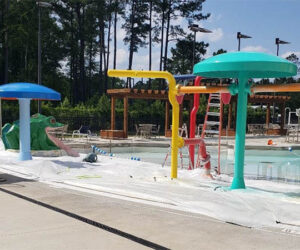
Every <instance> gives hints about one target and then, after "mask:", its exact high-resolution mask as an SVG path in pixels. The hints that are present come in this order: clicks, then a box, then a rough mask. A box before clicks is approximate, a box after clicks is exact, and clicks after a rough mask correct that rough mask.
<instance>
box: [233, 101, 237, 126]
mask: <svg viewBox="0 0 300 250" xmlns="http://www.w3.org/2000/svg"><path fill="white" fill-rule="evenodd" d="M233 105H234V106H233V107H234V123H233V128H234V130H236V113H237V98H236V96H235V98H234V100H233Z"/></svg>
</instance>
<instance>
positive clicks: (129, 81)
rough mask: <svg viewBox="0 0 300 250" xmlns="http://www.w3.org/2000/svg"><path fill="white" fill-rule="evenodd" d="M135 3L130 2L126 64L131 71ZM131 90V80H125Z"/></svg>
mask: <svg viewBox="0 0 300 250" xmlns="http://www.w3.org/2000/svg"><path fill="white" fill-rule="evenodd" d="M135 4H136V3H135V1H132V5H131V41H130V46H129V63H128V69H129V70H131V69H132V60H133V33H134V29H133V27H134V15H135ZM128 87H129V88H131V78H130V77H128V78H127V88H128Z"/></svg>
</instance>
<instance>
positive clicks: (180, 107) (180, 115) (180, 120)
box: [172, 101, 183, 128]
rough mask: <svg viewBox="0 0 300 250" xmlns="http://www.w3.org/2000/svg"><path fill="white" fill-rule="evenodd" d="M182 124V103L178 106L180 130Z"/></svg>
mask: <svg viewBox="0 0 300 250" xmlns="http://www.w3.org/2000/svg"><path fill="white" fill-rule="evenodd" d="M172 112H173V111H172ZM182 123H183V101H182V103H181V104H179V127H180V128H181V127H182Z"/></svg>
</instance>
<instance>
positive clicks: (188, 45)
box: [168, 35, 208, 74]
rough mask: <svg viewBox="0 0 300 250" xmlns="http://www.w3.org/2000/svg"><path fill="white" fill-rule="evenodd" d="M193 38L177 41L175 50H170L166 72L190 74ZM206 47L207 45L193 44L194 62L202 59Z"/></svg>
mask: <svg viewBox="0 0 300 250" xmlns="http://www.w3.org/2000/svg"><path fill="white" fill-rule="evenodd" d="M193 42H194V41H193V36H192V35H189V36H188V37H187V38H186V39H182V40H178V42H177V43H176V47H175V48H171V53H172V58H171V59H169V60H168V71H170V72H172V73H173V74H187V73H192V69H193V65H192V63H193V62H192V58H193ZM207 47H208V43H204V42H196V43H195V62H200V61H201V60H202V59H203V55H205V53H206V50H207Z"/></svg>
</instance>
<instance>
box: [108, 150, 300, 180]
mask: <svg viewBox="0 0 300 250" xmlns="http://www.w3.org/2000/svg"><path fill="white" fill-rule="evenodd" d="M102 149H103V150H105V151H107V152H111V153H113V154H115V156H116V157H120V158H127V159H130V158H131V157H135V158H140V159H141V160H142V161H145V162H151V163H156V164H161V165H162V164H163V162H164V159H165V157H166V154H167V153H168V150H169V149H168V148H163V147H142V146H141V147H112V148H111V149H109V148H102ZM207 151H208V152H209V153H210V155H211V163H212V168H214V167H216V166H217V157H218V153H217V149H216V147H210V146H209V147H207ZM182 153H183V166H184V168H187V167H188V164H189V156H188V154H187V150H186V149H185V150H183V152H182ZM166 165H170V155H169V157H168V160H167V162H166ZM178 167H179V168H180V167H181V159H180V158H178ZM244 171H245V177H246V178H248V179H262V180H270V181H278V182H286V183H294V184H299V185H300V150H294V151H292V152H290V151H289V150H288V149H287V150H246V151H245V170H244ZM233 172H234V150H233V149H230V148H228V149H227V148H223V149H222V151H221V173H224V174H228V175H230V176H232V175H233Z"/></svg>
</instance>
